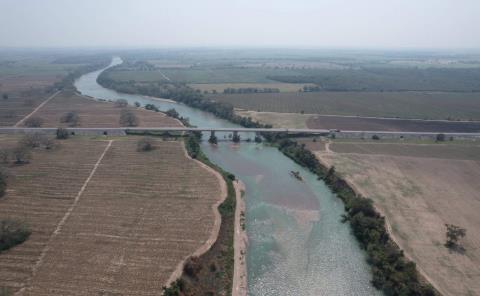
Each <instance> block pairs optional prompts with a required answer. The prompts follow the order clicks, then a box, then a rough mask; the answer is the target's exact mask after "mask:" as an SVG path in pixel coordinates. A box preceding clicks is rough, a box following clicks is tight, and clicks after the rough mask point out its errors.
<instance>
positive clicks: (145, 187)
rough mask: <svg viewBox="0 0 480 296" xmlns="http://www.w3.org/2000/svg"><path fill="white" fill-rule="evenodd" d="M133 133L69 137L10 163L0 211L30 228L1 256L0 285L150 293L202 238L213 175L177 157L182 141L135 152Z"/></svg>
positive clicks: (217, 195)
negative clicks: (22, 160) (109, 137)
mask: <svg viewBox="0 0 480 296" xmlns="http://www.w3.org/2000/svg"><path fill="white" fill-rule="evenodd" d="M12 138H13V137H2V141H0V145H2V146H3V145H4V143H7V144H5V145H10V146H12V145H13V144H14V142H15V140H14V139H12ZM137 140H138V138H137V137H128V138H122V139H116V140H114V141H113V142H112V144H111V147H109V148H108V149H106V148H107V145H108V142H107V141H104V140H94V139H88V140H87V139H84V138H74V139H69V140H65V141H61V142H60V146H58V147H57V148H56V149H54V150H44V149H43V150H35V151H34V153H33V159H32V161H31V163H30V164H27V165H23V166H16V167H11V168H10V171H11V175H12V178H11V180H9V186H8V191H7V194H6V196H5V197H4V198H2V199H1V200H0V215H1V216H2V217H11V218H15V219H20V220H24V221H25V222H26V223H28V224H29V225H30V226H31V228H32V235H31V237H30V238H29V239H28V240H27V241H26V242H25V243H23V244H21V245H19V246H17V247H15V248H13V249H11V250H9V251H7V252H3V253H1V254H0V286H4V287H8V288H10V289H11V290H12V291H13V292H15V291H18V290H20V289H21V288H22V287H23V288H25V289H23V290H22V294H23V295H158V294H159V293H160V291H161V287H162V286H164V285H165V284H166V282H167V280H168V278H169V277H170V275H171V274H172V273H173V271H174V270H175V268H176V267H177V265H178V264H179V262H181V261H182V260H184V258H186V257H187V256H188V255H190V254H192V253H194V252H195V251H196V250H198V249H199V248H200V247H201V246H203V245H204V244H205V243H206V242H207V241H208V240H209V239H211V233H212V229H213V228H214V224H215V214H214V211H213V210H212V207H213V205H214V204H217V203H218V200H219V199H221V190H220V188H221V187H220V184H219V182H218V179H217V178H216V177H215V176H214V174H213V173H212V172H210V171H208V170H205V168H203V167H202V166H200V165H199V164H198V163H197V162H194V161H192V160H190V159H188V158H186V157H185V155H184V150H183V148H182V145H183V143H181V142H176V141H159V140H158V141H156V142H155V147H156V149H154V150H153V151H150V152H138V151H137V150H136V142H137ZM103 153H105V154H104V157H103V159H102V158H101V155H102V154H103ZM95 164H98V165H97V168H96V171H94V172H93V174H92V170H93V169H94V168H95ZM89 176H91V178H90V180H89V182H87V184H86V180H87V179H88V177H89ZM82 186H83V187H84V188H83V191H82ZM79 193H80V194H81V196H80V197H79V198H77V197H78V195H79ZM75 201H76V202H75ZM72 205H73V207H72ZM69 211H71V212H70V214H69V215H67V218H64V217H65V215H66V213H68V212H69ZM62 221H63V222H62ZM61 223H63V224H61ZM59 224H60V225H61V227H60V228H59V227H58V226H59ZM56 229H59V230H58V231H57V233H56V234H55V235H54V233H55V230H56ZM42 252H43V253H44V255H43V257H42V258H41V256H42ZM39 262H40V263H39ZM33 271H35V272H33Z"/></svg>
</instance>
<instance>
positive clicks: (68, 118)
mask: <svg viewBox="0 0 480 296" xmlns="http://www.w3.org/2000/svg"><path fill="white" fill-rule="evenodd" d="M60 121H61V122H65V123H68V125H69V126H77V125H78V122H79V121H80V117H79V116H78V113H77V112H76V111H70V112H68V113H66V114H65V115H63V116H62V118H61V119H60Z"/></svg>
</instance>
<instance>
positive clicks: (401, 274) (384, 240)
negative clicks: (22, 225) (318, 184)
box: [273, 138, 438, 296]
mask: <svg viewBox="0 0 480 296" xmlns="http://www.w3.org/2000/svg"><path fill="white" fill-rule="evenodd" d="M273 144H274V145H275V146H277V147H278V149H279V150H280V151H282V152H283V153H284V154H285V155H286V156H288V157H290V158H291V159H292V160H294V161H295V162H297V163H298V164H300V165H302V166H304V167H306V168H308V169H309V170H310V171H311V172H313V173H315V174H316V175H318V178H319V179H322V180H324V181H325V182H326V184H327V185H328V186H329V187H330V188H331V189H332V191H333V192H334V193H336V195H337V197H339V198H340V199H341V200H342V201H343V202H344V205H345V211H346V214H345V215H343V221H344V222H347V221H348V222H349V223H350V226H351V228H352V231H353V234H354V235H355V237H356V238H357V240H358V242H359V243H360V246H361V247H362V248H363V249H364V250H365V251H366V252H367V255H368V259H367V261H368V263H369V264H370V266H371V267H372V273H373V280H372V283H373V285H374V286H375V287H376V288H377V289H380V290H383V291H384V292H385V293H390V294H391V295H403V294H405V295H425V296H433V295H438V292H437V291H435V290H434V288H433V287H432V286H431V285H430V284H429V283H427V282H426V281H425V280H424V279H423V276H422V274H421V273H419V272H418V270H417V268H416V265H415V263H413V262H412V261H411V260H409V258H407V257H405V255H404V253H403V251H402V250H401V249H400V248H399V246H398V244H397V243H396V242H395V241H394V240H393V239H392V238H391V235H390V234H389V230H388V224H386V222H385V217H384V216H382V215H381V213H380V212H379V211H378V209H377V208H376V207H375V205H374V204H373V201H372V200H371V199H368V198H365V197H364V196H362V195H360V193H359V192H358V191H356V190H355V188H354V187H353V186H351V185H350V184H349V182H347V181H346V180H345V179H344V178H343V177H342V176H340V174H338V173H337V172H336V170H335V167H333V166H332V167H328V166H326V165H325V164H324V163H322V162H320V161H319V160H318V159H317V157H316V156H315V155H314V154H313V153H312V152H311V151H309V150H307V149H305V146H304V145H299V144H298V143H297V142H296V141H293V140H290V139H288V138H285V139H282V140H278V139H277V140H276V141H274V142H273ZM390 294H389V295H390Z"/></svg>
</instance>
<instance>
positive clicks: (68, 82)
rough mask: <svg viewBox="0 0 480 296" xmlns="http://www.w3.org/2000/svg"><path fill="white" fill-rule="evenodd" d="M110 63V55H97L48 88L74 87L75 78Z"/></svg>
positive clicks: (48, 89)
mask: <svg viewBox="0 0 480 296" xmlns="http://www.w3.org/2000/svg"><path fill="white" fill-rule="evenodd" d="M109 63H110V57H106V56H105V57H97V58H95V59H93V60H92V62H91V63H89V64H87V65H84V66H80V67H78V68H75V69H74V70H73V71H70V72H69V73H68V74H67V75H66V76H65V77H64V78H63V79H62V80H61V81H59V82H56V83H55V84H53V86H51V87H49V88H47V91H49V92H51V91H55V90H63V89H67V88H72V87H73V83H74V82H75V79H77V78H79V77H80V76H82V75H83V74H86V73H89V72H92V71H95V70H98V69H101V68H104V67H106V66H108V64H109Z"/></svg>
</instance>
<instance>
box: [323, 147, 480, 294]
mask: <svg viewBox="0 0 480 296" xmlns="http://www.w3.org/2000/svg"><path fill="white" fill-rule="evenodd" d="M327 146H328V149H324V148H325V147H321V146H318V148H319V151H317V153H316V155H317V157H319V159H320V160H321V161H322V162H324V163H326V164H327V165H335V168H336V169H337V171H339V172H340V173H341V174H343V175H344V176H346V177H347V179H348V180H349V181H350V182H351V183H352V185H353V186H354V187H355V188H356V189H357V190H358V191H359V192H360V193H362V194H363V195H365V196H367V197H370V198H372V199H373V200H374V201H375V205H376V206H377V207H378V209H379V210H380V211H381V212H382V213H384V215H385V216H386V218H387V221H388V223H389V226H390V231H391V233H392V234H393V237H394V239H395V241H397V243H398V244H399V245H400V247H401V248H402V249H403V250H404V251H405V252H406V254H407V255H408V256H410V257H411V258H412V259H413V260H414V261H415V262H416V263H417V266H418V267H419V269H420V270H421V271H422V273H423V274H424V275H425V277H426V278H427V279H429V281H430V282H431V283H432V284H433V285H434V286H435V287H436V288H437V289H438V290H440V291H441V292H442V293H443V294H444V295H480V232H479V231H478V229H479V227H480V215H478V213H479V211H480V182H479V180H480V156H479V155H480V146H479V145H478V144H469V145H468V144H465V145H463V144H462V145H460V144H458V145H455V144H451V145H440V144H430V145H415V144H411V145H405V144H382V143H377V144H372V143H368V144H361V143H358V142H354V143H350V144H349V143H333V144H331V145H330V144H327ZM445 223H449V224H455V225H458V226H461V227H464V228H466V230H467V236H466V238H465V240H464V241H463V245H464V247H465V249H466V253H465V254H459V253H452V252H449V250H448V249H447V248H445V247H444V243H445V240H446V237H445V233H446V228H445V226H444V224H445Z"/></svg>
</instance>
